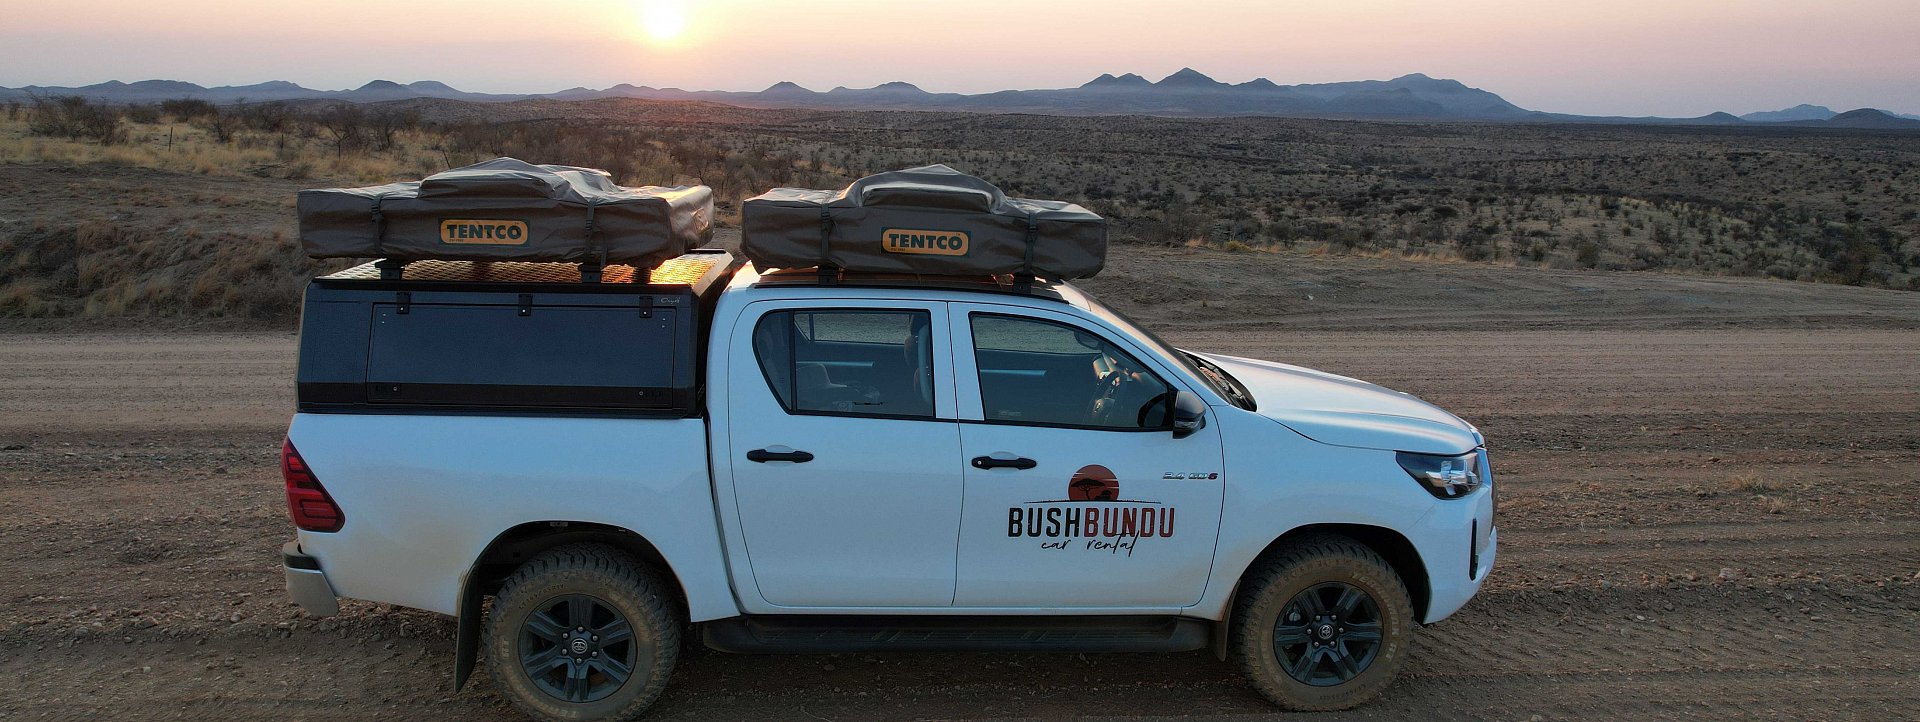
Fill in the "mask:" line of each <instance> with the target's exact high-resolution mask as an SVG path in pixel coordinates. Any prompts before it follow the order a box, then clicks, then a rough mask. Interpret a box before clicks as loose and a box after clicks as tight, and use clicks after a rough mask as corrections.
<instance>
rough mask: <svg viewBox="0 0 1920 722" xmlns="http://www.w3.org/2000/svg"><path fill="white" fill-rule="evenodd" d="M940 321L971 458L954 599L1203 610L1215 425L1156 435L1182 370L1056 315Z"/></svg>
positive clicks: (959, 308)
mask: <svg viewBox="0 0 1920 722" xmlns="http://www.w3.org/2000/svg"><path fill="white" fill-rule="evenodd" d="M949 313H950V317H951V319H952V321H951V323H952V325H953V327H954V329H955V339H956V341H955V348H956V358H955V366H956V369H957V371H956V373H957V374H959V378H958V382H959V383H958V388H957V398H958V399H959V401H960V410H961V411H960V413H961V419H962V421H963V423H962V424H961V427H960V428H961V431H960V439H961V441H960V443H961V456H962V457H963V458H964V459H966V460H967V462H968V463H967V467H966V471H965V474H966V504H965V509H966V512H965V518H964V519H963V520H962V522H961V528H960V560H959V570H958V571H959V580H958V585H957V591H956V597H955V601H954V604H955V606H963V607H1032V606H1044V607H1088V608H1101V607H1160V608H1165V607H1181V606H1188V605H1191V604H1194V603H1196V602H1198V601H1199V599H1200V595H1201V593H1202V592H1203V591H1204V590H1205V588H1206V584H1207V576H1208V573H1209V570H1210V569H1211V568H1212V566H1213V550H1214V543H1215V541H1216V537H1217V535H1218V531H1219V524H1220V505H1221V497H1222V493H1223V490H1224V488H1225V481H1224V480H1223V479H1222V478H1221V472H1222V471H1223V469H1222V465H1223V461H1222V457H1221V451H1220V436H1219V431H1218V429H1217V427H1216V425H1213V424H1209V425H1208V426H1206V427H1204V428H1202V429H1201V430H1200V431H1198V432H1196V433H1194V434H1192V435H1190V436H1187V437H1185V438H1178V439H1176V438H1174V436H1173V433H1172V432H1171V431H1169V430H1167V429H1166V426H1167V419H1166V409H1167V405H1166V403H1165V397H1164V394H1166V393H1167V392H1168V391H1169V390H1170V389H1181V390H1187V389H1186V388H1185V386H1184V385H1181V384H1178V383H1170V379H1176V378H1178V377H1177V376H1174V375H1173V374H1172V373H1170V371H1169V369H1168V368H1167V367H1166V366H1165V365H1164V362H1153V363H1143V362H1142V360H1141V359H1144V358H1153V357H1152V356H1150V355H1148V354H1146V353H1143V351H1144V350H1143V349H1139V348H1132V347H1129V346H1126V345H1122V344H1120V343H1116V339H1118V338H1124V337H1121V336H1118V335H1117V334H1111V333H1108V332H1105V331H1102V330H1099V327H1098V326H1097V325H1094V324H1090V323H1087V322H1086V321H1084V320H1081V319H1076V318H1073V317H1071V316H1067V315H1064V314H1054V313H1046V312H1039V311H1035V310H1033V309H1018V310H1017V311H1014V310H1011V309H1004V308H1002V309H998V310H996V307H993V306H988V305H961V304H952V306H951V307H950V311H949Z"/></svg>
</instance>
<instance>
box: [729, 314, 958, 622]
mask: <svg viewBox="0 0 1920 722" xmlns="http://www.w3.org/2000/svg"><path fill="white" fill-rule="evenodd" d="M815 305H816V306H817V304H815ZM944 306H945V305H944V304H940V303H908V302H902V303H881V302H844V303H842V304H841V305H840V306H837V307H835V308H832V309H822V308H817V307H814V306H807V305H804V304H782V303H779V302H763V303H757V304H753V305H752V306H750V307H749V310H748V312H747V313H746V314H745V315H743V316H742V317H741V321H740V323H739V324H738V325H737V326H736V327H735V328H734V329H733V331H732V334H733V346H732V348H733V349H735V350H736V351H735V352H734V353H732V354H730V356H731V359H732V360H731V361H730V362H729V369H728V381H729V387H728V389H729V391H728V393H729V396H728V399H729V400H728V419H729V421H728V427H727V430H728V433H729V434H730V436H731V448H732V453H733V454H734V456H735V457H736V458H733V459H731V460H730V461H731V463H730V466H731V468H732V474H733V490H734V501H735V503H736V505H737V507H738V510H739V518H740V527H741V531H742V536H743V537H744V541H745V544H746V548H747V556H748V557H749V558H748V563H749V565H750V567H751V569H752V574H753V581H754V584H755V586H757V587H758V588H759V592H760V595H761V597H762V598H764V599H765V600H766V601H767V602H768V603H770V604H774V605H780V606H792V607H945V606H949V605H951V604H952V603H953V583H954V568H955V562H954V545H955V543H956V541H955V538H956V534H957V532H958V529H959V526H960V503H961V498H960V496H961V483H962V480H961V476H960V439H959V429H958V425H957V424H956V423H955V422H954V421H953V398H952V388H953V383H952V380H951V379H952V371H951V370H950V369H948V368H946V366H947V364H946V363H945V362H944V359H947V358H950V357H951V355H950V354H951V351H950V347H949V336H948V332H947V319H946V317H945V315H944V314H945V307H944ZM747 349H752V352H751V353H748V352H747Z"/></svg>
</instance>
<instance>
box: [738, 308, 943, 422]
mask: <svg viewBox="0 0 1920 722" xmlns="http://www.w3.org/2000/svg"><path fill="white" fill-rule="evenodd" d="M932 325H933V318H932V314H929V313H928V312H926V311H865V310H859V311H855V310H844V311H840V310H835V311H812V310H809V311H775V312H772V313H769V314H767V315H765V316H761V317H760V322H759V323H758V324H757V325H756V326H754V330H753V351H754V355H755V356H757V357H759V359H760V370H761V372H762V373H763V374H765V375H766V378H767V385H768V387H769V388H770V389H771V390H772V391H773V395H774V397H775V398H778V399H779V400H780V406H781V407H782V408H785V409H786V410H787V411H788V412H789V413H818V414H849V415H857V416H886V417H907V418H932V417H933V337H932V335H931V333H930V331H929V329H931V328H932Z"/></svg>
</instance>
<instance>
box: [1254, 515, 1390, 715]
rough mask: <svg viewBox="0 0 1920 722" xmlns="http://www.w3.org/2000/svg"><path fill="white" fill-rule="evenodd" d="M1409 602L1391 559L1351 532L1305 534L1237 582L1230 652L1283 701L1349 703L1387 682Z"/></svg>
mask: <svg viewBox="0 0 1920 722" xmlns="http://www.w3.org/2000/svg"><path fill="white" fill-rule="evenodd" d="M1412 627H1413V603H1412V601H1411V600H1410V599H1409V598H1408V596H1407V590H1406V586H1405V585H1404V584H1402V583H1401V581H1400V577H1399V575H1397V574H1395V573H1394V571H1393V567H1391V566H1389V565H1388V564H1387V562H1386V560H1384V559H1381V558H1380V555H1378V554H1376V553H1374V552H1373V550H1371V549H1368V548H1367V547H1366V546H1365V545H1363V544H1360V543H1359V542H1356V541H1354V540H1352V539H1349V538H1346V537H1342V536H1334V535H1322V536H1314V537H1308V538H1303V539H1301V540H1299V541H1296V542H1292V543H1290V544H1288V545H1287V546H1285V547H1284V548H1281V549H1279V550H1276V551H1275V552H1274V553H1272V554H1271V555H1269V556H1268V557H1267V558H1265V559H1262V560H1261V561H1260V562H1257V563H1256V564H1255V566H1254V568H1253V569H1251V570H1249V571H1248V573H1247V577H1246V579H1245V580H1243V581H1242V582H1241V587H1240V594H1239V597H1238V599H1237V600H1236V604H1235V608H1234V616H1233V630H1232V632H1233V641H1232V645H1233V646H1232V649H1233V653H1234V656H1235V657H1237V658H1238V661H1239V663H1240V666H1241V669H1242V670H1243V671H1245V672H1246V675H1247V678H1248V680H1249V681H1250V682H1252V683H1253V686H1254V688H1255V689H1258V690H1259V691H1260V693H1261V694H1263V695H1266V697H1267V699H1269V700H1272V701H1273V703H1274V704H1277V705H1280V706H1281V707H1285V708H1287V709H1293V710H1302V711H1320V710H1337V709H1347V708H1350V707H1353V706H1356V705H1359V704H1361V703H1363V702H1366V701H1367V700H1370V699H1372V698H1373V697H1374V696H1375V695H1378V694H1379V693H1380V691H1381V690H1383V689H1385V688H1386V687H1387V685H1389V684H1391V683H1392V682H1393V677H1394V675H1395V674H1397V673H1398V672H1399V670H1400V665H1401V664H1402V663H1403V662H1404V661H1405V659H1406V654H1407V644H1408V637H1409V636H1410V635H1411V633H1412Z"/></svg>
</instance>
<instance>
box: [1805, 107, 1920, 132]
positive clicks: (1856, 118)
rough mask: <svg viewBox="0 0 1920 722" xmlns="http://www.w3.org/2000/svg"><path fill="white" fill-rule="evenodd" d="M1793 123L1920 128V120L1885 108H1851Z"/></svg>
mask: <svg viewBox="0 0 1920 722" xmlns="http://www.w3.org/2000/svg"><path fill="white" fill-rule="evenodd" d="M1793 125H1817V126H1820V127H1824V128H1871V129H1877V130H1920V120H1914V119H1912V118H1901V117H1898V116H1895V115H1894V114H1892V113H1889V112H1887V111H1884V110H1876V109H1874V108H1861V109H1859V110H1849V111H1847V112H1845V113H1841V114H1839V115H1836V116H1833V117H1831V118H1828V119H1826V120H1823V121H1801V122H1798V123H1794V124H1793Z"/></svg>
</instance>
